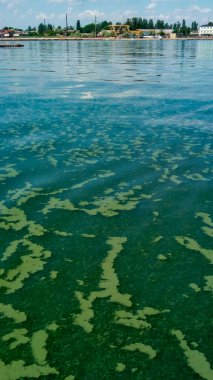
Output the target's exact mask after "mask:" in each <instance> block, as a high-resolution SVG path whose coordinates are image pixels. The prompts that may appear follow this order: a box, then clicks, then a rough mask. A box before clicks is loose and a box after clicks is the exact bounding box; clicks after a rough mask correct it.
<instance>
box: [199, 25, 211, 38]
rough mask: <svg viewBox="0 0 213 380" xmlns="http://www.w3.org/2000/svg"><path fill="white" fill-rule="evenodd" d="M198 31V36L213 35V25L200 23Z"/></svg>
mask: <svg viewBox="0 0 213 380" xmlns="http://www.w3.org/2000/svg"><path fill="white" fill-rule="evenodd" d="M198 33H199V36H213V25H212V26H211V25H201V26H200V27H199V31H198Z"/></svg>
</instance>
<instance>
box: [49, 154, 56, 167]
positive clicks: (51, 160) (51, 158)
mask: <svg viewBox="0 0 213 380" xmlns="http://www.w3.org/2000/svg"><path fill="white" fill-rule="evenodd" d="M47 159H48V161H49V162H50V164H51V165H52V166H54V167H56V166H57V164H58V161H57V160H56V159H55V157H53V156H49V157H47Z"/></svg>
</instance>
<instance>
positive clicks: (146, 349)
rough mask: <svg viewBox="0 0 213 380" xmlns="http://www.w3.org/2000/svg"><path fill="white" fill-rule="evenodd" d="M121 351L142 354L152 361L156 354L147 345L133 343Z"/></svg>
mask: <svg viewBox="0 0 213 380" xmlns="http://www.w3.org/2000/svg"><path fill="white" fill-rule="evenodd" d="M122 349H123V350H127V351H139V352H141V353H142V354H146V355H148V357H149V359H150V360H151V359H154V358H155V356H156V355H157V352H156V351H155V350H154V349H153V348H152V347H151V346H149V345H145V344H143V343H133V344H129V345H127V346H124V347H122Z"/></svg>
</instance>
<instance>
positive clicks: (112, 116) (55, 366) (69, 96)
mask: <svg viewBox="0 0 213 380" xmlns="http://www.w3.org/2000/svg"><path fill="white" fill-rule="evenodd" d="M2 54H3V57H2V58H1V61H0V69H1V70H0V76H1V78H0V80H1V94H0V108H1V116H0V121H1V124H0V137H1V138H0V189H1V190H0V236H1V246H0V251H1V254H0V327H1V328H0V380H23V379H30V380H32V379H38V378H41V379H48V380H54V379H55V380H74V379H76V380H117V379H118V380H119V379H122V380H123V379H127V380H129V379H133V380H144V379H145V380H162V379H168V380H170V379H178V380H186V379H187V380H199V379H206V380H212V379H213V368H212V363H211V360H212V357H213V352H212V339H211V335H210V334H211V327H212V326H211V322H212V315H211V310H212V307H211V303H212V292H213V273H212V264H213V244H212V238H213V213H212V210H213V208H212V194H213V188H212V168H213V149H212V145H211V143H212V141H213V140H212V120H213V115H212V114H213V112H212V111H213V108H212V99H211V98H210V97H211V96H212V94H211V93H210V91H209V90H208V89H210V88H212V85H213V83H212V81H213V75H212V67H213V65H212V63H213V62H212V61H213V46H212V43H211V41H97V42H96V41H75V42H73V41H72V42H65V41H64V42H56V41H54V42H51V41H46V42H35V41H34V42H26V44H25V49H24V51H23V50H21V49H20V50H19V49H17V50H14V49H13V51H12V50H11V49H8V50H5V51H3V52H2ZM50 68H51V70H50Z"/></svg>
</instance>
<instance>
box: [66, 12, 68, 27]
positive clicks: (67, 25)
mask: <svg viewBox="0 0 213 380" xmlns="http://www.w3.org/2000/svg"><path fill="white" fill-rule="evenodd" d="M66 31H68V22H67V14H66Z"/></svg>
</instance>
